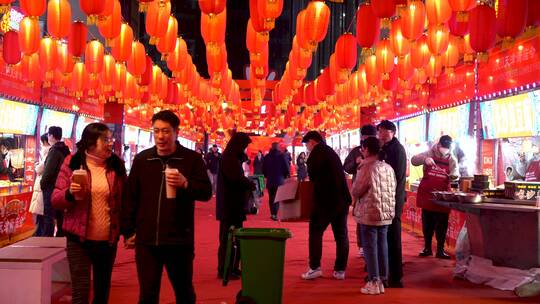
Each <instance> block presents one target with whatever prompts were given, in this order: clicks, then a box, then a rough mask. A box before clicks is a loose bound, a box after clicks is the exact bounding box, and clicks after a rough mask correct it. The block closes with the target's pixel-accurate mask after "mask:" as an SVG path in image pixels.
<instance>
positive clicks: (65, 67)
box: [56, 43, 75, 75]
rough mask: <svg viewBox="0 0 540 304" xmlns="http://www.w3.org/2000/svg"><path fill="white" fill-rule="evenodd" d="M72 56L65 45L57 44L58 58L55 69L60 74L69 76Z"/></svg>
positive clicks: (73, 62) (73, 63)
mask: <svg viewBox="0 0 540 304" xmlns="http://www.w3.org/2000/svg"><path fill="white" fill-rule="evenodd" d="M74 65H75V61H73V56H71V54H70V53H69V48H68V45H67V44H66V43H58V58H57V66H56V69H57V70H58V71H59V72H60V73H62V74H64V75H65V74H69V73H71V72H72V71H73V66H74Z"/></svg>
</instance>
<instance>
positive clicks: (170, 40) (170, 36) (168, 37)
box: [157, 16, 178, 59]
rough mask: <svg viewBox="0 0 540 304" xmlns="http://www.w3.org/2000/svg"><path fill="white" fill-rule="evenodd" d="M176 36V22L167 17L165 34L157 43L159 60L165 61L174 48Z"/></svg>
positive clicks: (171, 17) (172, 18) (174, 19)
mask: <svg viewBox="0 0 540 304" xmlns="http://www.w3.org/2000/svg"><path fill="white" fill-rule="evenodd" d="M177 35H178V21H177V20H176V18H174V17H173V16H170V17H169V23H168V25H167V32H166V33H165V35H164V36H163V37H161V38H160V39H159V41H158V43H157V49H158V51H159V52H160V53H161V58H163V59H166V58H167V56H168V54H169V53H170V52H172V51H174V48H175V47H176V36H177Z"/></svg>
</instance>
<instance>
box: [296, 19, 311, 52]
mask: <svg viewBox="0 0 540 304" xmlns="http://www.w3.org/2000/svg"><path fill="white" fill-rule="evenodd" d="M305 19H306V10H305V9H303V10H301V11H300V12H299V13H298V15H297V16H296V35H295V38H296V39H297V41H298V46H300V47H301V48H303V49H305V50H308V51H311V45H310V44H309V41H308V39H307V35H306V33H305V31H304V24H305Z"/></svg>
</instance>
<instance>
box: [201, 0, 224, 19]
mask: <svg viewBox="0 0 540 304" xmlns="http://www.w3.org/2000/svg"><path fill="white" fill-rule="evenodd" d="M226 4H227V1H226V0H199V7H200V8H201V12H202V13H203V14H207V15H218V14H220V13H221V12H223V10H224V9H225V5H226Z"/></svg>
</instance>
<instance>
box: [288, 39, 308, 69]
mask: <svg viewBox="0 0 540 304" xmlns="http://www.w3.org/2000/svg"><path fill="white" fill-rule="evenodd" d="M296 41H297V40H296V38H293V47H292V51H291V55H292V57H293V58H294V61H295V62H296V63H297V65H298V67H299V68H300V69H307V68H309V67H310V66H311V62H312V59H313V58H312V56H311V52H310V51H308V50H305V49H303V48H301V47H300V46H299V45H298V44H297V42H296Z"/></svg>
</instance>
